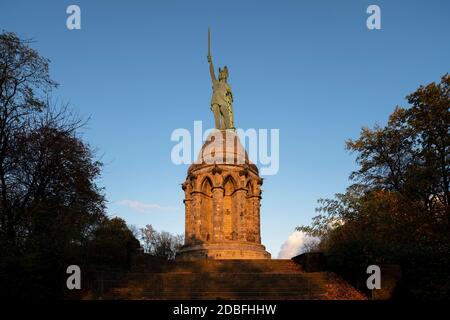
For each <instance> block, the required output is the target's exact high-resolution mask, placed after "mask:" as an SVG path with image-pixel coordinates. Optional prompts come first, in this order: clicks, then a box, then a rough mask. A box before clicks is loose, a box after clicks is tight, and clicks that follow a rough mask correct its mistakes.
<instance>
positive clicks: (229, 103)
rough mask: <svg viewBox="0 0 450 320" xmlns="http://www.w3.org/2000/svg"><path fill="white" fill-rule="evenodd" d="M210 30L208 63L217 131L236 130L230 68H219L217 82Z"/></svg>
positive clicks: (212, 108)
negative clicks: (229, 80) (229, 81)
mask: <svg viewBox="0 0 450 320" xmlns="http://www.w3.org/2000/svg"><path fill="white" fill-rule="evenodd" d="M210 43H211V40H210V30H209V28H208V62H209V72H210V74H211V80H212V85H213V86H212V89H213V95H212V98H211V110H212V112H213V113H214V120H215V123H216V129H219V130H226V129H233V130H234V129H235V128H234V120H233V94H232V92H231V87H230V86H229V84H228V83H227V79H228V68H227V66H225V67H224V68H223V69H220V68H219V80H217V78H216V75H215V73H214V66H213V63H212V58H211V52H210Z"/></svg>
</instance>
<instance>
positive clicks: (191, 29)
mask: <svg viewBox="0 0 450 320" xmlns="http://www.w3.org/2000/svg"><path fill="white" fill-rule="evenodd" d="M70 4H77V5H79V6H80V7H81V19H82V29H81V30H74V31H69V30H67V29H66V18H67V14H66V12H65V11H66V8H67V6H68V5H70ZM370 4H377V5H379V6H380V7H381V19H382V29H381V30H376V31H369V30H368V29H367V28H366V18H367V17H368V15H367V14H366V8H367V7H368V5H370ZM449 16H450V2H449V1H232V0H230V1H181V0H180V1H167V0H165V1H106V0H104V1H98V0H97V1H96V0H89V1H75V0H73V1H62V0H58V1H20V0H14V1H12V0H2V1H1V2H0V29H4V30H7V31H14V32H16V33H17V34H18V35H19V36H21V37H24V38H33V39H34V40H36V43H34V44H33V47H35V48H36V49H37V50H38V51H39V52H40V53H41V54H42V55H44V56H45V57H48V58H50V59H51V61H52V63H51V75H52V77H53V78H54V79H55V80H56V81H57V82H59V83H60V87H59V88H58V90H56V91H55V97H56V98H58V99H59V100H60V101H67V102H70V104H71V106H72V108H73V109H75V110H76V111H77V112H78V114H80V115H82V116H84V117H87V116H91V119H90V122H89V125H88V127H87V128H86V129H85V130H84V137H85V139H86V140H87V141H88V142H89V143H90V145H91V146H93V147H95V148H97V149H98V156H101V157H102V160H103V161H104V162H105V168H104V172H103V175H102V178H101V180H100V181H99V183H100V185H102V186H104V187H105V191H106V195H107V198H108V201H109V203H108V212H109V214H110V215H111V216H115V215H117V216H120V217H123V218H124V219H125V220H126V221H127V222H128V223H129V224H135V225H137V226H139V227H140V226H143V225H145V224H147V223H151V224H153V225H154V227H156V228H157V229H158V230H161V229H164V230H167V231H171V232H176V233H182V232H183V230H184V208H183V203H182V200H183V192H182V190H181V188H180V183H181V182H183V180H184V178H185V174H186V169H187V166H175V165H174V164H172V162H171V160H170V151H171V149H172V147H173V146H174V142H172V141H170V135H171V133H172V131H173V130H174V129H176V128H187V129H191V130H192V126H193V121H194V120H203V121H204V123H205V124H206V125H208V126H213V117H212V114H211V112H210V110H209V102H210V97H211V84H210V78H209V73H208V64H207V61H206V40H207V38H206V32H207V27H208V26H211V28H212V32H213V34H212V41H213V43H212V45H213V47H212V50H213V51H212V54H213V59H214V62H215V65H216V67H218V66H221V65H224V64H227V65H228V67H229V69H230V78H229V82H230V84H231V86H232V88H233V94H234V97H235V106H234V109H235V121H236V126H238V127H241V128H244V129H246V128H278V129H280V171H279V173H278V174H277V175H275V176H269V177H267V178H266V179H265V183H264V185H263V190H264V193H263V200H262V240H263V243H264V244H265V245H266V246H267V248H268V250H269V251H270V252H271V253H272V255H273V256H274V257H276V255H277V253H278V251H279V249H280V246H281V244H282V243H283V242H284V241H285V240H286V239H287V237H288V236H289V235H290V233H291V232H292V231H293V229H294V227H295V226H297V225H298V224H306V223H309V222H310V219H311V217H312V216H314V215H315V212H314V208H315V207H316V200H317V199H318V198H321V197H331V196H332V195H333V194H334V193H336V192H342V191H344V190H345V188H346V186H347V185H348V184H349V181H348V175H349V173H350V172H351V171H352V170H353V169H354V168H355V164H354V156H353V155H350V154H348V152H346V151H345V150H344V141H345V140H346V139H347V138H355V137H357V136H358V133H359V131H360V128H361V127H362V126H364V125H368V126H371V125H373V124H374V123H375V122H378V123H380V124H383V123H385V121H386V119H387V116H388V115H389V113H390V112H391V111H392V110H393V108H394V107H395V105H398V104H400V105H405V100H404V97H405V96H406V95H407V94H408V93H410V92H412V91H414V90H415V89H416V88H417V87H418V86H419V85H420V84H427V83H429V82H431V81H439V79H440V76H442V75H443V74H444V73H446V72H449V71H450V59H449V58H450V19H449ZM122 200H130V201H137V202H140V203H144V204H147V206H146V207H145V208H146V209H145V210H143V211H139V210H135V209H132V208H130V207H129V206H126V205H121V204H118V202H120V201H122ZM173 208H175V209H173Z"/></svg>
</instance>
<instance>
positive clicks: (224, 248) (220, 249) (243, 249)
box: [176, 241, 270, 260]
mask: <svg viewBox="0 0 450 320" xmlns="http://www.w3.org/2000/svg"><path fill="white" fill-rule="evenodd" d="M265 249H266V248H265V247H264V246H263V245H261V244H257V243H248V242H241V241H233V242H231V241H230V242H220V243H214V242H211V243H202V244H198V245H191V246H184V247H182V248H181V249H180V250H179V251H178V252H177V256H176V259H177V260H201V259H215V260H229V259H233V260H236V259H270V253H268V252H267V251H266V250H265Z"/></svg>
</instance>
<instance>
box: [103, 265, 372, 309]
mask: <svg viewBox="0 0 450 320" xmlns="http://www.w3.org/2000/svg"><path fill="white" fill-rule="evenodd" d="M107 287H110V288H111V289H109V290H108V291H106V292H104V293H102V294H101V296H99V297H98V298H100V299H127V300H128V299H130V300H142V299H187V300H194V299H208V300H215V299H225V300H227V299H239V300H241V299H271V300H272V299H296V300H297V299H363V298H364V296H363V295H362V294H360V293H359V292H358V291H356V290H355V289H354V288H353V287H351V286H349V285H348V284H347V283H346V282H345V281H343V280H342V279H340V278H339V277H337V276H336V275H335V274H333V273H328V272H304V271H303V270H302V268H301V267H300V266H299V265H298V264H297V263H295V262H294V261H292V260H204V261H177V262H173V263H169V264H167V265H166V266H164V272H148V271H145V272H130V273H128V274H126V275H125V276H124V277H123V278H122V279H120V280H114V283H109V284H108V286H107Z"/></svg>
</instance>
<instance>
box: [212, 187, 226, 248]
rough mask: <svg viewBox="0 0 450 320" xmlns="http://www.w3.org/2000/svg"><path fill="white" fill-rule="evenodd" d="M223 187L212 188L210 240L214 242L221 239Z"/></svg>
mask: <svg viewBox="0 0 450 320" xmlns="http://www.w3.org/2000/svg"><path fill="white" fill-rule="evenodd" d="M223 192H224V190H223V187H213V189H212V194H213V215H212V220H213V221H212V224H213V232H212V238H213V240H214V241H221V240H222V239H223Z"/></svg>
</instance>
